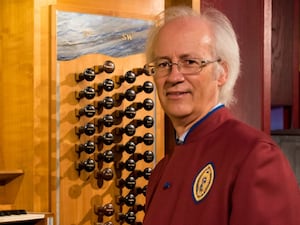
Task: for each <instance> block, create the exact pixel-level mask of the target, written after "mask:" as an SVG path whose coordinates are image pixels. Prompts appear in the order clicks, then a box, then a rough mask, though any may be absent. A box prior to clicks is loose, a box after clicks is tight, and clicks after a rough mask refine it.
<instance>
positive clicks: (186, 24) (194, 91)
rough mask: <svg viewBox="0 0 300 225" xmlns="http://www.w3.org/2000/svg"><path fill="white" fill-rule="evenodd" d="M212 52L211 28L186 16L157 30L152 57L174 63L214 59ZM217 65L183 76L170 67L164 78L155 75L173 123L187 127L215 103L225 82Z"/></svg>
mask: <svg viewBox="0 0 300 225" xmlns="http://www.w3.org/2000/svg"><path fill="white" fill-rule="evenodd" d="M213 49H214V40H213V37H212V33H211V29H210V27H209V26H207V25H206V24H205V23H204V22H203V21H201V20H199V19H195V18H192V17H188V18H185V19H182V18H181V19H176V20H174V21H172V22H170V23H168V24H166V25H165V26H164V27H163V28H162V29H161V30H160V32H159V34H158V41H157V42H156V44H155V45H154V55H155V57H156V59H159V58H165V59H168V60H170V61H171V62H173V63H177V62H178V60H180V59H186V58H191V59H192V58H198V59H204V60H215V59H216V58H218V56H217V55H214V54H213V52H214V51H213ZM216 63H218V62H216ZM216 63H211V64H208V65H207V66H205V67H204V68H202V70H201V71H200V72H197V73H195V74H191V75H183V74H182V73H181V72H180V71H178V67H177V65H173V66H172V70H171V72H170V73H169V74H168V75H166V76H162V77H160V76H156V75H154V81H155V84H156V88H157V92H158V96H159V99H160V102H161V104H162V106H163V108H164V110H165V112H166V114H167V115H168V116H169V117H170V119H171V120H172V121H173V123H174V122H175V121H177V122H183V123H186V124H185V125H186V126H188V124H191V123H193V122H196V121H197V120H198V119H200V118H202V117H203V116H204V115H205V114H206V113H207V112H208V111H209V110H210V109H211V108H212V107H214V106H215V105H216V104H217V103H218V93H219V86H220V85H222V84H223V82H224V80H223V81H222V79H219V74H220V72H217V71H221V70H216ZM220 80H221V81H220Z"/></svg>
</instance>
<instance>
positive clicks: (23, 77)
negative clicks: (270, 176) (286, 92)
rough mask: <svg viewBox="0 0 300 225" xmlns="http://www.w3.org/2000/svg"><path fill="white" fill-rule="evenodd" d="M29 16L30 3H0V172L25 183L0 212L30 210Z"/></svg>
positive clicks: (31, 115)
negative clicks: (21, 174) (19, 171)
mask: <svg viewBox="0 0 300 225" xmlns="http://www.w3.org/2000/svg"><path fill="white" fill-rule="evenodd" d="M23 9H26V10H25V11H24V10H23ZM32 14H33V3H32V2H31V1H21V2H20V1H8V0H4V1H1V2H0V15H1V60H0V61H1V65H0V67H1V77H0V85H1V90H0V105H1V110H0V141H1V147H0V169H1V170H15V169H22V170H23V171H24V177H23V178H24V179H23V180H22V179H17V180H18V181H17V182H22V183H26V185H19V184H18V185H16V186H15V188H17V190H16V191H12V192H11V193H13V196H9V195H8V196H7V199H6V200H7V202H6V203H5V204H4V205H1V203H0V209H1V208H2V206H3V207H4V208H13V207H22V208H29V209H32V208H33V192H32V190H34V185H33V182H32V180H33V167H32V162H33V160H32V157H33V140H32V136H33V99H32V90H33V85H32V84H33V82H32V81H33V66H32V65H33V42H32V33H33V17H32V16H31V15H32ZM16 15H18V16H16ZM28 90H29V91H28ZM14 182H15V181H14ZM6 193H8V194H9V193H10V192H6ZM16 194H17V195H16Z"/></svg>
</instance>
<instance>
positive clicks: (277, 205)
mask: <svg viewBox="0 0 300 225" xmlns="http://www.w3.org/2000/svg"><path fill="white" fill-rule="evenodd" d="M274 171H275V172H274ZM232 199H233V203H232V205H233V208H232V214H231V219H230V221H231V222H230V224H231V225H241V224H243V225H264V224H270V225H271V224H272V225H300V190H299V186H298V184H297V182H296V178H295V175H294V174H293V172H292V170H291V168H290V165H289V162H288V161H287V159H286V158H285V157H284V155H283V153H282V152H281V150H279V149H278V147H277V146H275V145H270V144H269V143H264V142H259V143H258V144H257V146H256V147H255V149H254V151H251V152H249V156H248V157H246V160H245V162H244V163H243V166H242V168H241V170H240V173H239V175H238V177H237V180H236V185H235V187H234V190H233V196H232Z"/></svg>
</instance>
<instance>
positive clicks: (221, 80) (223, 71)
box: [218, 61, 228, 86]
mask: <svg viewBox="0 0 300 225" xmlns="http://www.w3.org/2000/svg"><path fill="white" fill-rule="evenodd" d="M220 65H221V68H220V73H219V77H218V86H223V85H224V84H225V83H226V81H227V79H228V66H227V63H225V62H223V61H222V62H220Z"/></svg>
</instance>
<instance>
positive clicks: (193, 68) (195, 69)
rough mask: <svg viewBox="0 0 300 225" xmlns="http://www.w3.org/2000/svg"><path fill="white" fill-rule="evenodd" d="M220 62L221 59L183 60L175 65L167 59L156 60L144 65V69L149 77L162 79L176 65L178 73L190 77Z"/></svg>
mask: <svg viewBox="0 0 300 225" xmlns="http://www.w3.org/2000/svg"><path fill="white" fill-rule="evenodd" d="M215 62H221V58H217V59H215V60H204V59H197V58H193V59H189V58H184V59H180V60H178V62H177V63H174V62H171V61H170V60H169V59H157V60H156V61H154V62H152V63H149V64H146V65H145V69H146V70H147V71H148V73H149V75H153V76H157V77H164V76H167V75H168V74H170V72H171V70H172V66H173V65H176V66H177V68H178V71H179V72H180V73H182V74H183V75H192V74H196V73H199V72H200V71H201V70H202V68H204V67H205V66H207V65H208V64H210V63H215Z"/></svg>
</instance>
